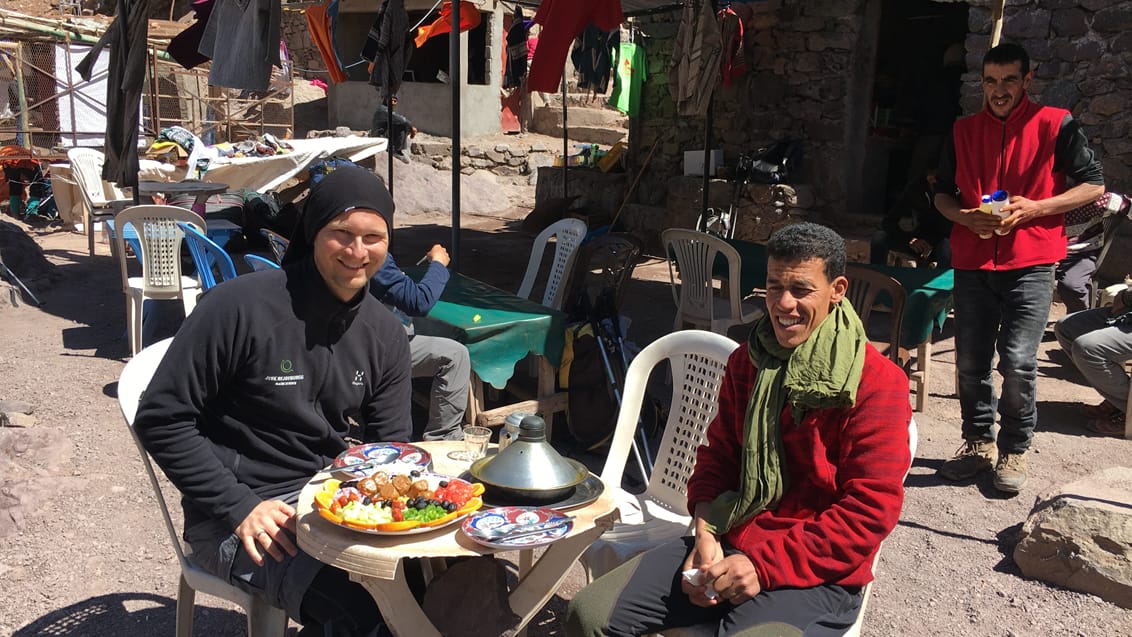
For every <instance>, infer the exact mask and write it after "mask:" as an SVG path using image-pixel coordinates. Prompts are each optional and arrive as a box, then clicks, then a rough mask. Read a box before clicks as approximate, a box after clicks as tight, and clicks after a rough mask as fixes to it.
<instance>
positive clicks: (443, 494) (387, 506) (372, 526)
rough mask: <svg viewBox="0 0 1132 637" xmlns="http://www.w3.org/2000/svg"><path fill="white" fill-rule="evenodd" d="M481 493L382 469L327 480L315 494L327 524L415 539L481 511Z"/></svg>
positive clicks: (463, 484) (474, 487) (479, 488)
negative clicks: (370, 472)
mask: <svg viewBox="0 0 1132 637" xmlns="http://www.w3.org/2000/svg"><path fill="white" fill-rule="evenodd" d="M391 466H395V467H396V466H398V465H391ZM399 468H400V469H405V467H403V466H400V467H399ZM481 493H483V485H482V484H479V483H471V482H468V481H466V480H461V479H460V478H452V477H449V476H445V475H440V474H438V473H428V472H422V471H417V470H412V471H406V472H404V473H397V472H395V471H385V470H380V469H379V470H378V471H377V472H376V473H374V474H373V475H369V476H366V477H364V478H360V479H357V480H348V481H346V482H342V481H340V480H336V479H330V480H327V481H326V482H324V483H323V485H322V489H321V490H319V491H318V492H316V493H315V494H314V508H315V510H316V511H318V514H319V515H320V516H322V518H323V519H325V520H327V521H329V522H331V523H333V524H337V525H338V526H341V527H345V528H347V529H351V530H354V531H360V532H362V533H372V534H375V535H412V534H414V533H427V532H429V531H435V530H437V529H441V528H444V527H446V526H449V525H451V524H455V523H456V522H457V521H459V520H461V519H462V518H464V517H465V516H467V515H468V514H469V513H472V512H473V511H477V510H479V508H480V507H482V506H483V500H482V499H480V497H479V496H480V494H481Z"/></svg>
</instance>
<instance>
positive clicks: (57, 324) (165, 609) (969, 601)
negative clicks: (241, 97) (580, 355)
mask: <svg viewBox="0 0 1132 637" xmlns="http://www.w3.org/2000/svg"><path fill="white" fill-rule="evenodd" d="M518 209H521V208H518ZM518 209H517V210H518ZM518 216H519V215H518V214H516V213H515V212H506V211H505V212H502V213H499V214H496V215H492V216H476V215H470V216H468V217H467V218H466V219H465V220H464V226H465V230H464V231H463V233H462V236H463V237H464V244H463V250H464V263H465V269H466V270H467V271H468V272H469V273H470V274H472V275H473V276H477V277H479V278H482V279H484V280H487V281H489V282H493V283H495V284H497V285H500V286H502V287H511V288H513V287H515V286H517V285H518V279H519V274H518V273H520V272H521V271H522V268H523V262H525V260H526V252H527V246H528V245H529V241H530V237H529V235H523V234H522V233H520V232H518V231H517V230H516V227H517V225H518V224H517V221H518ZM398 226H399V229H398V231H397V242H396V243H395V246H394V252H395V255H396V256H397V258H398V259H399V260H402V261H405V262H410V261H412V260H414V257H415V255H418V254H421V253H423V250H424V249H425V247H426V246H427V245H429V244H431V243H432V242H433V241H437V240H439V241H442V242H446V241H447V237H448V236H449V232H450V230H449V227H448V218H447V216H446V215H436V214H419V215H404V216H402V217H401V218H400V220H399V221H398ZM21 229H22V230H23V231H25V232H27V233H28V234H30V235H31V236H33V237H34V239H35V241H36V242H37V243H38V244H39V245H40V246H42V248H43V250H44V253H45V255H46V257H47V259H48V260H49V261H50V262H51V263H52V264H54V272H55V274H54V275H53V276H54V278H55V280H54V281H51V280H50V279H48V278H44V279H38V278H35V279H32V278H31V277H28V279H29V280H28V282H29V283H30V284H31V285H32V287H33V290H34V291H35V293H36V294H37V296H39V298H40V299H41V300H42V301H43V302H44V304H43V306H42V307H41V308H36V307H32V306H30V305H28V304H27V303H25V302H21V304H20V305H19V306H18V307H12V306H11V305H8V304H7V303H5V304H4V305H3V307H2V308H0V322H2V324H3V326H4V327H3V338H0V361H3V367H4V374H3V375H2V378H3V383H2V385H0V399H7V400H16V401H22V402H24V403H28V404H29V405H30V406H32V407H33V408H34V413H33V414H32V415H31V416H20V417H18V418H17V419H15V421H14V422H13V425H14V426H6V427H3V428H0V598H2V599H4V600H5V601H4V604H3V606H4V612H3V613H2V614H0V636H7V635H19V636H21V637H26V636H31V635H48V634H73V635H165V634H172V631H173V620H174V613H173V603H174V599H175V594H176V593H175V591H176V577H177V563H176V561H175V559H174V556H173V553H172V551H171V550H170V547H169V538H168V536H167V535H166V533H165V529H164V528H163V525H162V523H161V521H160V517H159V515H158V513H157V511H156V509H155V508H154V501H153V498H152V496H151V495H150V489H149V486H148V484H147V483H146V480H145V477H144V474H143V473H142V467H141V464H140V462H139V461H138V456H137V451H136V449H135V447H134V445H133V443H132V442H131V440H130V438H129V435H128V432H127V431H126V429H125V427H124V425H123V422H122V418H121V415H120V413H119V411H118V407H117V402H116V400H115V391H116V386H115V382H116V379H117V377H118V374H119V373H120V372H121V369H122V366H123V364H124V362H125V360H126V359H127V346H126V342H125V340H124V339H123V335H124V307H123V305H124V304H123V299H122V295H121V292H120V291H119V290H120V284H119V280H118V272H117V267H116V265H115V264H114V263H113V262H112V260H111V259H110V257H109V252H108V249H107V247H106V246H105V245H102V244H100V246H99V250H98V254H97V255H96V256H95V257H93V258H92V257H88V256H86V252H85V246H86V244H85V239H84V238H83V237H81V236H79V235H76V234H72V233H68V232H59V231H57V232H52V233H43V234H40V232H41V231H37V230H36V229H33V228H28V227H21ZM665 270H666V268H665V266H664V265H663V262H661V261H659V260H657V259H650V260H649V261H647V262H646V263H644V264H642V266H640V267H639V268H638V271H637V276H636V277H635V278H634V280H633V281H632V282H631V283H630V287H629V289H628V292H627V294H626V312H627V314H628V315H629V316H630V317H631V318H633V319H634V323H633V327H632V328H631V330H630V333H629V336H630V338H631V339H632V340H634V341H636V342H637V343H638V344H641V345H644V344H646V343H647V342H649V341H650V340H652V339H653V338H655V337H656V336H659V335H660V334H662V333H664V331H665V330H667V329H668V328H669V326H670V325H671V301H670V297H669V296H668V295H669V292H668V285H667V283H666V282H665V278H666V277H667V273H666V271H665ZM3 297H4V301H5V302H6V301H7V300H8V299H9V297H8V295H7V294H4V295H3ZM1059 309H1060V308H1059V306H1055V314H1056V313H1057V312H1058V310H1059ZM167 327H168V329H172V328H173V327H175V325H171V326H167ZM1055 350H1056V346H1055V344H1054V342H1053V340H1052V335H1051V334H1047V338H1046V341H1045V342H1044V343H1043V346H1042V353H1041V355H1040V361H1039V362H1040V372H1039V413H1040V418H1041V425H1040V431H1039V432H1038V434H1037V437H1036V440H1035V444H1034V449H1033V452H1032V453H1031V455H1030V462H1031V467H1032V470H1033V476H1032V479H1031V482H1030V484H1029V485H1028V486H1027V487H1026V489H1025V490H1024V491H1023V493H1022V494H1021V495H1019V496H1017V497H1013V498H1006V497H1002V496H1000V495H998V494H997V493H996V492H995V491H994V489H993V488H992V487H991V485H990V480H989V477H988V478H985V479H979V480H976V481H974V482H972V483H969V484H960V485H953V484H946V483H943V482H941V481H939V480H938V479H937V478H936V477H935V469H936V468H937V467H938V466H939V464H940V463H941V462H942V461H943V460H944V459H945V458H947V457H949V456H950V454H951V453H952V452H953V451H954V449H955V447H956V446H957V444H958V422H957V421H958V416H957V414H958V404H957V400H956V399H955V397H954V395H953V393H952V392H953V378H954V368H953V367H952V361H953V357H954V339H953V338H952V336H951V333H950V324H949V325H948V327H947V328H945V332H944V334H943V335H942V337H940V338H937V340H936V346H935V350H934V351H935V354H934V360H933V371H934V372H935V376H934V379H933V384H932V391H931V397H930V400H929V403H928V409H927V411H926V412H924V413H917V414H916V420H917V423H918V424H919V430H920V445H919V451H918V454H917V460H916V462H915V464H914V466H913V468H912V471H911V474H910V475H909V477H908V480H907V501H906V504H905V509H904V515H903V519H902V521H901V523H900V525H899V526H898V527H897V529H896V530H895V532H894V533H893V534H892V536H891V537H890V538H889V540H888V541H887V542H886V544H885V547H884V552H883V553H882V556H881V559H880V562H879V565H878V567H877V584H876V586H875V587H874V589H873V597H872V601H871V602H870V605H869V609H868V615H867V618H866V620H865V628H864V634H866V635H876V636H879V635H987V636H1021V635H1065V636H1073V637H1076V636H1106V635H1113V636H1115V635H1127V634H1132V618H1130V616H1129V614H1128V612H1127V611H1125V610H1122V609H1120V608H1118V607H1116V606H1114V605H1112V604H1109V603H1107V602H1105V601H1102V600H1101V599H1099V598H1097V597H1094V596H1090V595H1084V594H1080V593H1075V592H1072V591H1068V590H1064V589H1060V588H1056V587H1052V586H1049V585H1046V584H1043V583H1042V582H1037V581H1031V580H1027V579H1025V578H1023V577H1022V576H1021V575H1020V573H1019V570H1018V568H1017V566H1016V565H1015V564H1014V561H1013V559H1012V558H1011V555H1012V551H1013V547H1014V545H1015V543H1016V541H1017V533H1018V531H1019V528H1020V525H1021V523H1022V522H1023V521H1024V520H1025V518H1026V516H1027V514H1028V513H1029V511H1030V509H1031V507H1032V505H1033V503H1034V498H1035V495H1036V494H1039V493H1041V492H1043V491H1046V490H1047V489H1050V488H1052V487H1054V486H1056V485H1060V484H1064V483H1066V482H1069V481H1072V480H1074V479H1076V478H1077V477H1079V476H1082V475H1085V474H1087V473H1090V472H1092V471H1094V470H1096V469H1100V468H1104V467H1109V466H1118V465H1121V464H1127V457H1128V455H1129V453H1130V452H1132V442H1129V441H1125V440H1117V439H1113V438H1099V437H1096V436H1093V435H1090V434H1087V433H1085V432H1084V431H1083V430H1082V429H1081V428H1080V426H1079V425H1080V423H1081V421H1082V419H1081V417H1080V416H1079V411H1078V409H1079V406H1080V405H1081V404H1082V403H1085V402H1095V401H1096V396H1095V395H1094V393H1093V392H1092V391H1091V390H1088V389H1085V388H1083V387H1082V386H1081V385H1079V384H1078V383H1079V382H1080V381H1079V378H1078V377H1077V376H1076V374H1075V373H1073V372H1071V371H1070V370H1067V369H1066V368H1065V367H1064V366H1063V365H1062V362H1063V360H1062V359H1061V358H1060V357H1059V356H1058V354H1057V352H1056V351H1055ZM581 583H582V582H581V575H580V572H579V571H575V572H574V574H573V575H572V577H571V578H570V580H568V582H567V585H566V586H565V587H564V588H563V589H562V590H561V591H560V594H559V595H558V596H556V597H555V598H554V599H552V600H551V602H550V604H549V605H548V607H547V611H546V612H544V613H543V615H542V616H540V618H539V622H538V623H539V625H538V626H537V627H536V628H535V630H533V631H532V634H534V635H558V634H561V629H560V626H559V624H558V617H559V614H560V613H561V611H562V610H563V608H564V604H565V600H567V599H569V598H570V597H571V596H572V595H573V594H574V593H575V592H576V591H577V589H578V587H579V586H580V585H581ZM198 604H199V607H198V610H197V634H213V635H217V636H220V635H239V634H243V630H244V628H243V626H244V624H243V616H242V614H241V613H240V612H238V611H237V610H234V609H233V607H232V606H230V605H228V604H225V603H223V602H220V601H219V600H216V599H213V598H210V597H207V596H199V597H198Z"/></svg>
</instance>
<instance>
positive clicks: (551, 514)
mask: <svg viewBox="0 0 1132 637" xmlns="http://www.w3.org/2000/svg"><path fill="white" fill-rule="evenodd" d="M460 528H461V529H463V531H464V534H465V535H467V536H468V537H470V538H472V539H473V540H475V541H476V542H479V543H480V544H483V545H485V546H490V547H492V548H497V549H529V548H534V547H536V546H542V545H544V544H550V543H551V542H553V541H555V540H559V539H562V538H563V537H565V536H566V534H567V533H569V532H570V529H572V528H574V522H573V520H572V519H571V518H570V517H568V516H567V515H566V514H565V513H562V512H561V511H557V510H555V509H548V508H545V507H494V508H491V509H484V510H482V511H480V512H478V513H476V514H474V515H471V516H469V517H467V518H464V521H463V522H462V523H461V524H460Z"/></svg>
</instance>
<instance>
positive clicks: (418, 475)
mask: <svg viewBox="0 0 1132 637" xmlns="http://www.w3.org/2000/svg"><path fill="white" fill-rule="evenodd" d="M409 475H410V476H412V477H414V478H419V477H421V472H420V471H417V470H416V469H413V470H412V471H410V472H409Z"/></svg>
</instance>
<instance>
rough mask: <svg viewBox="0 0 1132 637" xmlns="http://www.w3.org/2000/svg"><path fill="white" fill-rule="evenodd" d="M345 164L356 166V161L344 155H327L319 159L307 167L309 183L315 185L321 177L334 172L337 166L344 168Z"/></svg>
mask: <svg viewBox="0 0 1132 637" xmlns="http://www.w3.org/2000/svg"><path fill="white" fill-rule="evenodd" d="M346 166H357V167H358V168H361V166H358V164H357V163H355V162H352V161H350V160H349V159H346V158H344V157H327V158H326V159H320V160H318V161H316V162H314V163H313V164H311V165H310V167H309V168H307V174H309V175H310V180H311V185H312V186H313V185H315V184H317V183H318V182H320V181H322V178H323V177H325V176H327V175H329V174H330V173H332V172H334V171H335V170H336V169H338V168H345V167H346Z"/></svg>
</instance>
